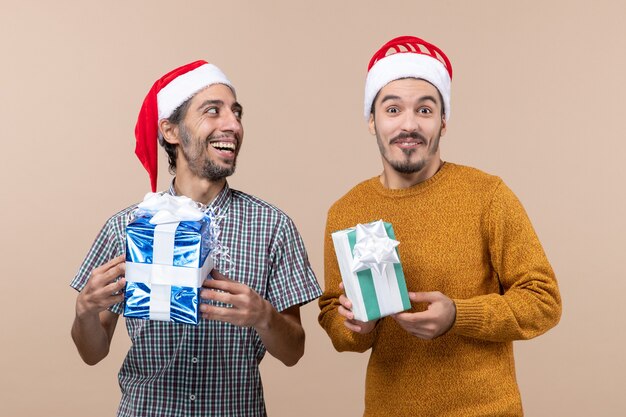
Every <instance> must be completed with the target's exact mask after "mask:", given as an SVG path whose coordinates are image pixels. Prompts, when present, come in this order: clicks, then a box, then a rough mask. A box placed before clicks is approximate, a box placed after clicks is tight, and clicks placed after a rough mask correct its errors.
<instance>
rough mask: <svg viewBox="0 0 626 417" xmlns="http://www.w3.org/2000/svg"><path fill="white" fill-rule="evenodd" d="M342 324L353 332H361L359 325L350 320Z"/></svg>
mask: <svg viewBox="0 0 626 417" xmlns="http://www.w3.org/2000/svg"><path fill="white" fill-rule="evenodd" d="M343 324H344V326H346V327H347V328H348V329H350V330H352V331H353V332H355V333H361V330H362V328H361V326H359V325H358V324H356V323H354V322H353V321H352V320H346V321H344V322H343Z"/></svg>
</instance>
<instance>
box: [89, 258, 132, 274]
mask: <svg viewBox="0 0 626 417" xmlns="http://www.w3.org/2000/svg"><path fill="white" fill-rule="evenodd" d="M125 260H126V255H120V256H116V257H115V258H113V259H111V260H110V261H109V262H107V263H104V264H102V265H100V266H99V267H97V268H95V269H94V270H93V271H92V274H99V273H103V272H106V271H107V270H109V269H111V268H113V267H114V266H115V265H117V264H119V263H121V262H124V261H125Z"/></svg>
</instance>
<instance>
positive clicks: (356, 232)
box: [332, 220, 411, 321]
mask: <svg viewBox="0 0 626 417" xmlns="http://www.w3.org/2000/svg"><path fill="white" fill-rule="evenodd" d="M332 239H333V243H334V246H335V253H336V254H337V260H338V263H339V270H340V272H341V277H342V281H343V283H344V288H345V290H346V295H347V297H348V298H349V299H350V301H351V302H352V312H353V313H354V318H355V319H357V320H360V321H370V320H375V319H378V318H381V317H385V316H388V315H391V314H395V313H399V312H401V311H404V310H408V309H409V308H411V302H410V300H409V294H408V291H407V288H406V281H405V278H404V272H403V270H402V265H401V264H400V259H399V257H398V253H397V249H396V246H397V245H398V242H397V241H396V240H395V234H394V232H393V227H392V225H391V224H390V223H385V222H383V221H382V220H378V221H375V222H371V223H367V224H359V225H357V226H356V227H353V228H349V229H345V230H340V231H338V232H334V233H333V234H332Z"/></svg>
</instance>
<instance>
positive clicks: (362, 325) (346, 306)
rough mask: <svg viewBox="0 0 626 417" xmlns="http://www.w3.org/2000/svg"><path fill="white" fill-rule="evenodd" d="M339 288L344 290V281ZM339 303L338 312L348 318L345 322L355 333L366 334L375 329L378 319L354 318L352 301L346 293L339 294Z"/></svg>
mask: <svg viewBox="0 0 626 417" xmlns="http://www.w3.org/2000/svg"><path fill="white" fill-rule="evenodd" d="M339 288H341V289H342V290H343V283H340V284H339ZM339 304H340V306H339V307H337V312H338V313H339V314H340V315H341V316H343V317H345V318H346V320H345V321H344V322H343V324H344V325H345V326H346V327H347V328H348V329H350V330H352V331H353V332H355V333H360V334H366V333H369V332H371V331H372V330H374V327H376V323H377V322H378V320H372V321H359V320H355V319H354V313H353V312H352V302H351V301H350V300H349V299H348V297H346V296H345V294H341V295H340V296H339Z"/></svg>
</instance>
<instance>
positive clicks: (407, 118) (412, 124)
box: [401, 111, 420, 132]
mask: <svg viewBox="0 0 626 417" xmlns="http://www.w3.org/2000/svg"><path fill="white" fill-rule="evenodd" d="M402 117H403V118H402V124H401V127H402V130H404V131H406V132H415V131H418V130H419V129H420V120H419V117H418V116H417V114H415V113H414V112H409V111H407V112H404V114H403V115H402Z"/></svg>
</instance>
